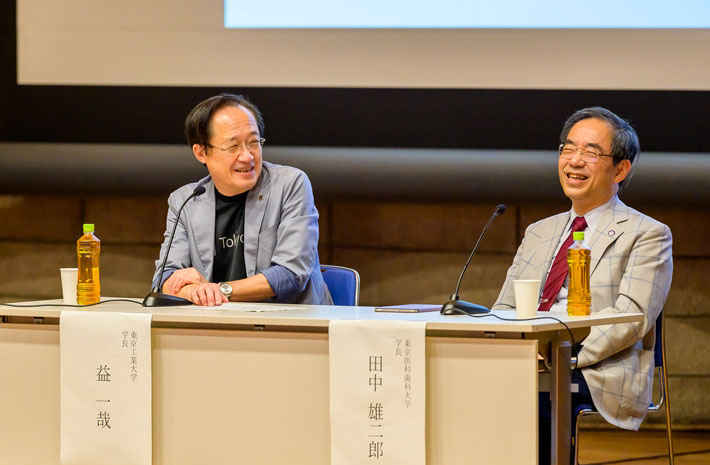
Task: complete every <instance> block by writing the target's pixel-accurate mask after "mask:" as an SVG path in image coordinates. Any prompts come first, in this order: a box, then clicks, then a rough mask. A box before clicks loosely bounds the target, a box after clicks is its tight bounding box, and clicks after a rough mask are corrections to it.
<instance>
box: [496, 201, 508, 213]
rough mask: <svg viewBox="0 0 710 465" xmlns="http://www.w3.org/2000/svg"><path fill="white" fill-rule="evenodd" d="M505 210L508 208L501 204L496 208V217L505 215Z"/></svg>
mask: <svg viewBox="0 0 710 465" xmlns="http://www.w3.org/2000/svg"><path fill="white" fill-rule="evenodd" d="M505 210H506V206H505V205H503V204H502V203H499V204H498V205H497V206H496V216H498V215H502V214H503V213H505Z"/></svg>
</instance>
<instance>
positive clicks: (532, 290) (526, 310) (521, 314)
mask: <svg viewBox="0 0 710 465" xmlns="http://www.w3.org/2000/svg"><path fill="white" fill-rule="evenodd" d="M513 291H514V292H515V310H516V311H517V314H518V318H532V317H534V316H536V315H537V306H538V298H539V296H540V280H539V279H518V280H515V281H513Z"/></svg>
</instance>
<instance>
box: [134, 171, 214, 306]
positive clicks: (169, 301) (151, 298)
mask: <svg viewBox="0 0 710 465" xmlns="http://www.w3.org/2000/svg"><path fill="white" fill-rule="evenodd" d="M206 190H207V189H205V186H204V185H203V184H198V185H197V187H195V190H194V191H192V194H190V196H189V197H188V198H186V199H185V201H184V202H183V203H182V205H181V206H180V209H179V210H178V213H177V216H176V217H175V224H174V225H173V232H171V233H170V241H168V248H167V250H166V251H165V258H163V264H162V265H161V266H160V274H159V275H158V277H159V279H158V285H157V286H155V287H154V288H153V289H152V290H151V291H150V293H149V294H148V295H147V296H145V298H144V299H143V306H144V307H171V306H175V305H191V304H192V302H190V301H189V300H187V299H183V298H182V297H178V296H174V295H170V294H164V293H162V292H160V286H161V285H162V283H163V273H165V265H166V264H167V263H168V255H169V254H170V247H171V246H172V245H173V239H174V238H175V231H176V230H177V224H178V221H180V213H182V209H183V208H185V205H187V202H189V201H190V199H192V198H193V197H196V196H198V195H202V194H204V193H205V191H206Z"/></svg>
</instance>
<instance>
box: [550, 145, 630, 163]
mask: <svg viewBox="0 0 710 465" xmlns="http://www.w3.org/2000/svg"><path fill="white" fill-rule="evenodd" d="M580 150H581V151H582V160H584V161H585V162H586V163H596V162H598V161H599V157H612V158H614V157H616V155H609V154H608V153H599V152H597V151H596V150H591V149H583V148H582V147H574V146H571V145H566V144H560V146H559V147H558V148H557V151H558V152H560V158H562V159H565V160H571V159H572V157H574V155H575V154H576V153H577V152H578V151H580Z"/></svg>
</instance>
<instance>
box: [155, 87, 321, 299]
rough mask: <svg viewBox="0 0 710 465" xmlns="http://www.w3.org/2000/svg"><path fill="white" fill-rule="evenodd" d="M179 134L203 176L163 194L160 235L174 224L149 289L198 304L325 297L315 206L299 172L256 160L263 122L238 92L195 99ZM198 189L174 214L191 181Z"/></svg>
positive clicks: (260, 145)
mask: <svg viewBox="0 0 710 465" xmlns="http://www.w3.org/2000/svg"><path fill="white" fill-rule="evenodd" d="M185 134H186V136H187V140H188V143H189V144H190V147H191V148H192V152H193V154H194V155H195V158H197V160H198V161H199V162H200V163H202V164H204V165H205V166H206V167H207V171H208V172H209V176H207V177H205V178H203V179H202V180H200V181H199V182H198V183H192V184H188V185H186V186H183V187H181V188H180V189H178V190H176V191H175V192H173V193H172V194H171V195H170V198H169V199H168V205H169V210H168V219H167V227H166V230H165V241H164V242H163V245H162V247H161V250H160V258H159V259H158V260H157V261H156V268H157V267H158V266H159V263H161V262H162V261H163V257H164V256H165V253H166V251H167V248H168V240H169V236H170V231H172V229H173V226H174V224H175V221H178V226H177V231H176V234H175V238H174V240H173V243H172V246H171V248H170V254H169V259H168V262H167V265H166V267H165V274H164V275H163V282H162V283H159V282H158V280H159V279H160V277H159V276H158V273H159V270H157V269H156V272H155V275H154V277H153V286H154V287H156V286H158V287H160V288H162V291H163V292H165V293H167V294H172V295H177V296H180V297H183V298H186V299H188V300H190V301H192V302H194V303H195V304H198V305H210V306H212V305H220V304H222V303H224V302H228V301H230V300H232V301H240V302H243V301H265V300H268V301H274V302H291V303H308V304H332V303H333V302H332V299H331V297H330V293H329V292H328V288H327V287H326V285H325V283H324V282H323V278H322V276H321V272H320V263H319V260H318V211H317V210H316V208H315V205H314V202H313V192H312V189H311V184H310V182H309V180H308V177H307V176H306V174H305V173H303V172H302V171H300V170H298V169H296V168H292V167H289V166H281V165H275V164H271V163H268V162H264V161H262V157H261V155H262V150H261V148H262V145H263V143H264V139H263V138H262V135H263V134H264V121H263V118H262V116H261V113H260V112H259V110H258V108H256V106H255V105H254V104H252V103H251V102H249V101H248V100H246V99H245V98H244V97H242V96H239V95H233V94H220V95H217V96H215V97H211V98H208V99H207V100H205V101H203V102H201V103H199V104H198V105H197V106H195V108H193V110H192V111H191V112H190V114H189V115H188V116H187V119H186V120H185ZM198 185H201V186H204V187H205V191H204V192H203V193H202V194H200V195H197V196H196V197H195V198H194V199H192V200H190V201H189V202H188V203H187V205H186V206H185V208H184V209H183V211H182V213H181V215H180V218H179V220H178V218H177V212H178V209H179V208H180V206H181V205H182V204H183V202H184V201H185V200H186V199H187V198H188V197H189V196H190V195H191V194H192V193H193V191H194V190H195V188H196V187H197V186H198Z"/></svg>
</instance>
